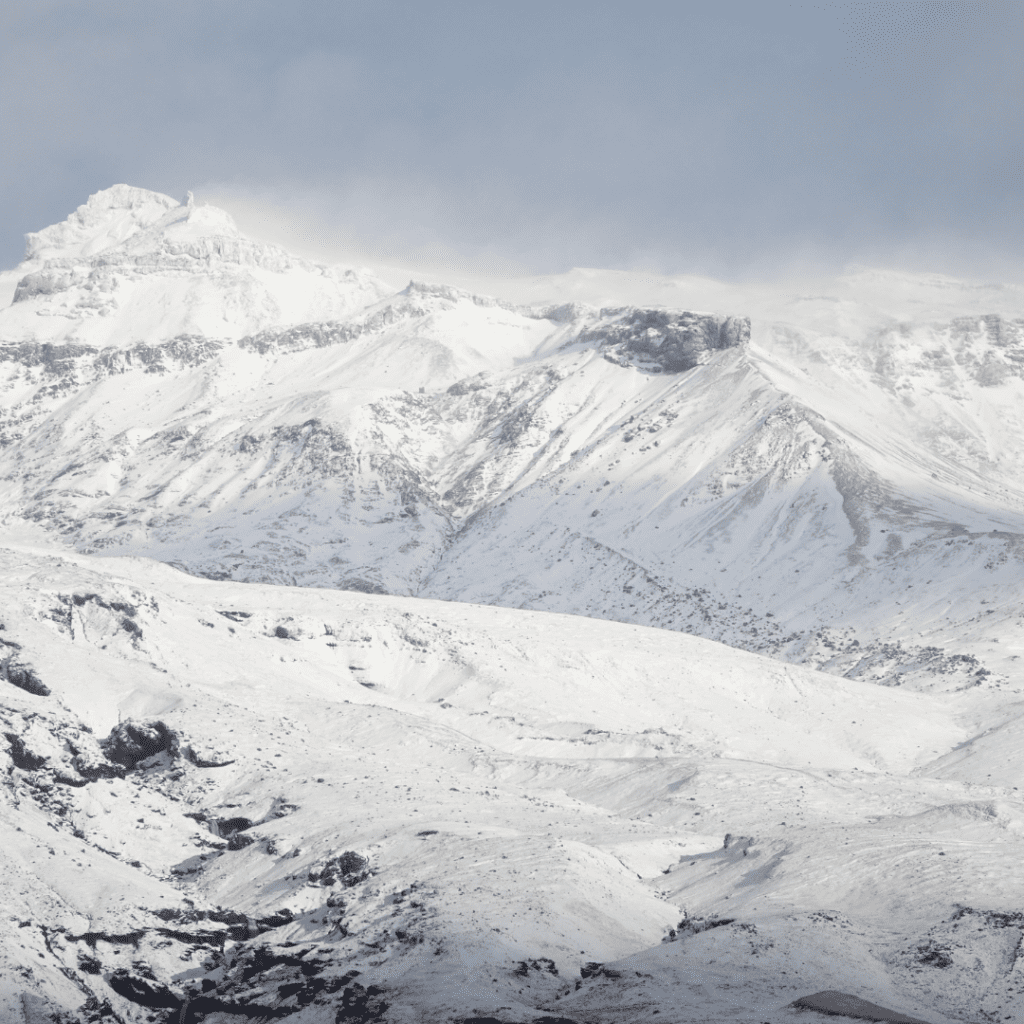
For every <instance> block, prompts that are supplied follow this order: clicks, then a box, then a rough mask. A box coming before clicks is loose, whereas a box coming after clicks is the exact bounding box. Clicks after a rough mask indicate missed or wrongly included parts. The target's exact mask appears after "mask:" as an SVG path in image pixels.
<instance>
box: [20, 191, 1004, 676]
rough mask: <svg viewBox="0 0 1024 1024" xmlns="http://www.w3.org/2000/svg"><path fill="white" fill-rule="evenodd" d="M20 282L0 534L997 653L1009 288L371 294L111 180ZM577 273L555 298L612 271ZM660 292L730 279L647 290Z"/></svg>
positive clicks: (675, 623)
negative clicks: (639, 300)
mask: <svg viewBox="0 0 1024 1024" xmlns="http://www.w3.org/2000/svg"><path fill="white" fill-rule="evenodd" d="M18 273H19V274H21V277H20V279H19V280H20V283H18V284H17V286H16V295H15V297H16V301H14V302H13V303H12V304H11V305H10V306H9V307H8V308H7V309H4V310H0V337H2V338H3V339H4V342H5V344H4V345H3V347H2V348H0V357H2V362H0V376H2V377H3V379H4V382H3V385H2V386H3V392H2V393H3V396H4V404H3V410H2V413H3V418H2V420H0V438H2V440H3V442H4V448H3V451H2V454H0V466H2V472H0V479H2V484H0V487H2V499H0V500H2V507H3V509H4V512H5V514H6V516H7V522H8V524H9V528H10V525H11V524H13V523H17V522H25V521H28V522H33V523H38V524H40V525H42V526H43V527H44V528H45V529H47V530H48V531H49V534H50V536H51V538H52V539H53V540H54V541H56V542H58V543H60V544H65V545H66V544H71V545H73V546H74V547H75V548H76V549H77V550H80V551H91V552H98V551H104V552H109V553H115V552H116V553H123V554H139V555H147V556H151V557H156V558H159V559H162V560H166V561H169V562H172V563H174V564H177V565H180V566H183V567H186V568H188V569H189V570H190V571H192V572H196V573H200V574H203V575H207V576H211V577H215V578H233V579H237V580H245V581H262V582H275V583H292V584H300V585H315V586H333V587H341V588H349V589H356V590H363V591H369V592H388V593H396V594H407V595H422V596H435V597H442V598H445V599H449V600H472V601H478V602H484V603H496V604H503V605H507V606H514V607H529V608H538V609H547V610H558V611H571V612H577V613H581V614H586V615H590V616H596V617H600V618H610V619H617V620H619V621H627V622H636V623H641V624H652V625H658V626H661V627H664V628H671V629H682V630H685V631H688V632H693V633H697V634H699V635H703V636H706V637H709V638H712V639H717V640H722V641H724V642H726V643H729V644H731V645H733V646H739V647H743V648H746V649H748V650H755V651H761V652H764V653H769V654H772V655H773V656H777V657H781V658H785V659H788V660H792V661H797V662H801V663H805V664H811V665H814V666H815V667H819V668H823V669H825V670H826V671H830V672H835V673H839V674H846V675H851V674H852V675H856V676H860V677H865V678H870V679H874V680H877V681H880V682H885V683H887V684H899V685H911V686H918V687H925V688H927V687H935V686H938V687H940V688H956V687H961V686H967V685H979V684H980V685H983V686H990V687H991V686H995V685H1002V686H1004V687H1005V686H1008V685H1014V680H1015V679H1016V678H1017V676H1016V673H1017V666H1016V659H1017V658H1018V657H1019V655H1018V654H1017V653H1015V650H1014V649H1015V648H1017V647H1019V646H1020V645H1021V642H1020V640H1019V639H1017V638H1019V637H1020V635H1021V633H1020V622H1019V618H1018V617H1017V616H1016V613H1015V611H1013V609H1014V608H1015V602H1018V601H1019V599H1020V596H1021V595H1020V582H1021V579H1022V574H1021V572H1020V564H1021V561H1020V559H1021V546H1020V537H1021V535H1022V532H1024V531H1022V529H1021V522H1022V519H1021V516H1022V512H1024V454H1022V453H1024V421H1022V417H1021V413H1020V409H1021V408H1022V407H1024V404H1022V398H1024V394H1022V389H1024V320H1022V319H1021V315H1020V314H1021V311H1022V310H1024V303H1021V304H1018V305H1017V306H1016V308H1017V315H1016V316H1014V315H1013V313H1012V310H1013V308H1014V303H1020V296H1019V290H1014V289H1003V290H1002V291H999V290H998V289H994V288H975V289H973V290H972V289H970V288H968V287H967V286H964V285H961V284H960V283H958V282H953V281H949V280H947V279H941V278H935V279H931V278H927V279H914V278H907V277H904V278H900V277H899V276H898V275H886V274H878V273H870V272H860V273H858V274H855V275H852V276H851V277H849V278H847V279H845V280H843V281H841V282H838V284H837V286H836V287H835V288H833V290H832V293H828V294H826V293H823V294H819V295H797V296H789V297H785V296H783V297H780V296H776V297H775V298H774V299H773V300H772V301H769V300H768V298H766V296H765V295H764V294H762V293H761V292H759V291H757V290H756V289H752V290H748V292H749V293H748V295H747V299H748V300H749V304H750V306H751V308H754V309H757V310H761V312H762V314H763V315H762V316H761V317H760V318H755V319H754V321H753V324H752V327H751V326H749V325H748V323H747V321H746V320H744V318H743V317H742V316H735V315H731V314H734V313H735V312H736V310H728V309H722V310H719V312H717V313H692V312H686V311H684V310H678V309H677V310H672V309H668V308H661V307H646V308H645V307H639V306H635V305H628V304H627V305H623V306H616V307H605V308H601V309H599V308H596V307H593V306H589V305H586V304H584V303H580V302H569V303H562V304H561V305H547V306H542V305H534V306H528V307H527V306H515V305H513V304H511V303H509V302H506V301H499V300H495V299H488V298H481V297H479V296H475V295H472V294H471V293H468V292H465V291H460V290H458V289H454V288H450V287H445V286H440V285H422V284H420V285H417V284H410V285H409V286H408V287H406V288H405V289H403V290H402V291H400V292H399V293H397V294H393V295H385V294H384V292H385V291H386V289H385V288H384V286H383V285H382V284H381V283H379V282H376V281H374V280H373V279H372V278H370V277H368V276H367V275H365V274H362V273H358V272H354V271H342V270H337V269H329V268H324V267H316V266H314V265H312V264H309V263H307V262H306V261H303V260H299V259H296V258H294V257H291V256H289V255H288V254H287V253H284V252H283V251H281V250H279V249H275V248H274V247H271V246H266V245H263V244H262V243H258V242H253V241H250V240H248V239H245V238H244V237H243V236H240V235H239V234H238V232H237V230H236V229H235V228H234V226H233V225H232V224H231V222H230V218H229V217H228V216H227V215H226V214H224V213H223V212H222V211H217V210H215V209H213V208H210V207H190V206H189V205H187V204H186V205H182V206H175V205H174V204H173V201H172V200H169V199H167V197H162V196H158V195H156V194H155V193H146V192H143V191H142V190H137V189H128V188H127V187H125V186H118V187H116V188H114V189H111V190H108V191H107V192H105V193H99V194H98V195H97V196H94V197H92V199H90V201H89V203H87V204H86V205H85V206H83V207H82V208H81V209H80V210H79V211H78V212H77V213H76V214H74V215H73V216H72V217H71V218H69V221H68V222H67V223H66V224H62V225H57V226H55V227H53V228H48V229H46V230H45V231H42V232H39V233H38V234H37V235H34V236H31V237H30V242H29V260H28V262H26V264H24V265H23V266H22V267H21V268H20V269H19V271H18ZM581 274H582V272H581ZM620 277H621V275H620ZM573 280H575V281H576V284H575V285H573V287H572V288H569V286H568V285H567V284H566V281H565V280H564V279H552V280H551V282H550V286H551V287H550V292H551V294H552V295H555V296H556V297H558V296H560V295H565V294H566V293H567V292H569V293H570V294H572V295H575V294H577V293H580V292H582V291H583V290H584V288H583V286H584V285H585V284H586V282H587V280H589V281H590V287H591V292H590V293H588V294H591V295H598V296H599V295H601V294H603V293H604V292H605V291H608V289H609V287H610V286H609V281H611V283H612V284H613V285H614V283H615V281H616V280H618V279H617V278H616V277H615V275H608V274H605V275H603V276H602V275H599V274H590V275H589V277H587V275H583V276H582V277H581V275H577V276H576V278H574V279H573ZM669 284H671V285H672V287H671V288H670V287H669ZM532 287H535V288H540V284H539V283H535V285H534V286H532ZM631 287H633V288H634V290H635V287H636V282H633V284H632V285H631ZM629 290H630V289H629V288H620V291H621V292H622V293H623V294H625V293H627V292H629ZM687 290H689V291H690V292H692V293H693V294H695V295H698V296H700V297H702V298H705V299H708V300H709V301H725V300H728V301H729V302H737V303H738V302H741V301H743V300H744V297H743V295H742V294H741V293H738V292H737V291H736V289H735V288H733V289H731V290H730V289H727V288H725V287H724V286H723V287H721V288H719V289H718V291H717V292H715V291H714V290H713V289H711V288H710V286H709V284H708V283H707V282H703V283H702V282H699V281H686V280H683V281H677V282H674V283H672V282H669V283H665V282H662V286H661V292H664V293H666V294H668V295H670V296H673V297H675V298H681V297H684V296H685V294H686V293H687ZM612 291H613V292H614V288H612ZM655 293H656V294H658V292H657V289H655ZM538 294H540V293H539V292H538ZM985 303H992V304H993V306H992V308H995V309H997V310H999V312H996V313H991V314H985V315H982V314H979V313H977V312H976V310H977V309H979V308H985V307H984V304H985ZM958 304H959V305H958ZM957 308H960V309H962V310H964V311H966V313H965V315H955V313H954V312H953V311H954V310H955V309H957ZM890 310H895V311H896V312H895V313H893V312H890ZM739 312H740V313H742V312H743V311H742V310H740V311H739ZM908 315H909V316H910V317H911V318H910V319H907V316H908ZM37 540H39V542H41V539H40V538H37ZM527 553H528V556H527ZM1000 638H1001V639H1000ZM997 641H998V642H997Z"/></svg>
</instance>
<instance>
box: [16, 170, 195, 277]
mask: <svg viewBox="0 0 1024 1024" xmlns="http://www.w3.org/2000/svg"><path fill="white" fill-rule="evenodd" d="M180 206H181V204H180V203H179V202H178V201H177V200H175V199H172V198H171V197H170V196H165V195H163V194H162V193H160V192H151V191H150V190H149V189H145V188H135V187H133V186H132V185H112V186H111V187H110V188H105V189H102V190H101V191H99V192H94V193H93V194H92V195H91V196H89V198H88V200H87V201H86V202H84V203H83V204H82V205H81V206H79V207H78V209H77V210H75V212H74V213H72V214H71V215H70V216H69V217H68V218H67V220H63V221H61V222H60V223H58V224H51V225H50V226H49V227H48V228H43V229H42V231H32V232H30V233H29V234H27V235H26V236H25V243H26V244H25V259H26V260H51V259H69V258H70V259H74V258H76V257H82V256H92V255H94V254H96V253H98V252H102V251H103V250H104V249H109V248H110V247H111V246H114V245H119V244H120V243H122V242H124V241H126V240H127V239H129V238H131V237H132V235H134V234H137V233H138V232H139V231H141V230H143V229H145V228H147V227H149V226H150V225H152V224H154V223H156V222H157V221H159V220H160V219H161V218H162V217H164V216H166V214H167V213H168V211H170V210H173V209H175V208H176V207H180Z"/></svg>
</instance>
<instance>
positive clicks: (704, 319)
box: [579, 308, 750, 373]
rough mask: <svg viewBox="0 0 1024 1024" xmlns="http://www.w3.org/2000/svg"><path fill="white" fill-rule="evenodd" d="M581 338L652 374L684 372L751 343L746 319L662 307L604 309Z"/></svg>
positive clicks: (619, 359) (748, 324)
mask: <svg viewBox="0 0 1024 1024" xmlns="http://www.w3.org/2000/svg"><path fill="white" fill-rule="evenodd" d="M579 340H580V341H581V342H584V343H595V344H597V345H599V346H600V347H601V349H602V350H603V351H604V352H605V353H606V355H607V356H608V357H610V358H613V359H615V360H617V361H619V362H623V363H624V365H625V361H626V360H628V361H630V362H632V363H633V364H634V365H637V366H641V367H643V368H644V369H648V370H649V371H653V372H656V373H657V372H662V373H684V372H685V371H686V370H692V369H693V368H694V367H695V366H700V365H701V363H706V362H707V361H708V359H710V358H711V355H712V353H714V352H719V351H721V350H722V349H728V348H739V347H741V346H743V345H746V344H747V343H748V342H749V341H750V320H749V318H746V317H735V316H712V315H710V314H705V313H688V312H683V311H678V310H665V309H635V308H633V309H602V310H601V315H600V322H599V323H598V324H597V325H595V326H593V327H588V328H584V330H583V331H581V332H580V335H579Z"/></svg>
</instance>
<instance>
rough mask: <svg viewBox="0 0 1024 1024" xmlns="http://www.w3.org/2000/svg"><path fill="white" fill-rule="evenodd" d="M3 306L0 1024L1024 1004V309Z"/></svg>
mask: <svg viewBox="0 0 1024 1024" xmlns="http://www.w3.org/2000/svg"><path fill="white" fill-rule="evenodd" d="M0 286H2V287H0V301H2V302H4V303H5V305H4V306H3V308H0V396H2V397H0V517H2V520H0V522H2V537H0V542H2V544H3V548H2V551H0V557H2V559H3V567H2V570H0V580H2V581H3V586H4V587H5V594H4V603H3V606H2V607H3V615H2V617H0V620H2V621H3V624H4V628H3V630H2V631H0V643H2V644H3V645H4V646H3V650H2V651H0V655H2V657H0V677H2V678H0V688H2V690H3V696H4V700H3V701H2V702H0V715H3V716H4V727H3V729H2V730H0V733H2V735H3V736H4V737H5V738H6V739H5V741H4V742H5V743H6V745H7V746H6V747H3V743H0V747H3V749H4V750H6V754H5V755H2V756H5V757H6V758H7V760H6V762H5V766H4V768H3V771H4V772H5V773H6V774H5V775H4V776H3V778H4V780H5V783H4V789H3V794H4V795H3V804H2V807H3V811H2V813H3V814H4V815H5V816H6V817H5V833H4V834H5V836H8V837H10V842H9V843H8V844H7V845H6V846H5V848H4V853H3V856H4V857H5V859H6V865H7V866H6V868H5V870H6V872H7V877H8V878H9V879H11V880H12V883H11V885H10V886H9V887H8V888H9V891H10V893H11V896H10V900H11V909H10V911H9V927H8V928H6V929H5V930H4V931H3V942H4V943H5V945H4V946H3V951H4V952H3V955H4V957H5V958H6V961H5V964H4V966H3V967H2V968H0V975H2V976H3V978H4V979H5V980H4V982H3V985H2V987H0V994H2V998H3V999H5V1000H6V1002H5V1003H4V1004H3V1006H2V1008H0V1019H5V1020H6V1019H8V1018H9V1019H12V1020H19V1021H20V1020H21V1019H24V1020H26V1021H27V1022H28V1024H37V1021H38V1020H47V1019H48V1018H47V1016H46V1015H47V1014H52V1013H55V1012H58V1011H60V1012H64V1013H66V1014H69V1015H70V1016H69V1017H68V1018H67V1019H68V1021H86V1020H89V1021H92V1020H96V1021H99V1020H107V1019H109V1020H122V1021H135V1020H138V1021H142V1020H150V1019H153V1020H163V1019H164V1018H165V1017H167V1019H174V1020H180V1019H182V1018H183V1017H184V1019H188V1020H197V1019H199V1016H198V1015H199V1014H201V1013H203V1014H208V1015H209V1016H208V1017H207V1020H209V1021H213V1022H214V1024H224V1022H226V1021H232V1020H237V1019H239V1018H238V1015H237V1014H238V1012H241V1010H240V1008H241V1007H242V1006H243V1004H245V1005H247V1006H249V1008H250V1010H251V1013H250V1016H254V1017H259V1016H261V1015H262V1016H264V1017H268V1016H269V1017H274V1016H281V1015H282V1014H284V1013H285V1011H287V1013H288V1014H289V1019H294V1020H296V1021H297V1022H300V1021H302V1022H304V1021H310V1022H311V1021H320V1020H324V1021H328V1020H329V1021H332V1022H334V1021H336V1020H339V1021H340V1020H357V1019H358V1020H371V1019H379V1020H382V1021H386V1020H395V1021H405V1020H408V1021H410V1022H412V1021H428V1020H429V1021H435V1020H436V1021H439V1022H440V1021H449V1020H464V1019H469V1018H472V1017H484V1018H487V1017H490V1018H494V1019H498V1020H501V1021H508V1022H511V1021H526V1020H529V1021H533V1020H535V1019H537V1018H543V1017H545V1016H548V1017H556V1018H564V1019H566V1020H570V1021H576V1022H578V1024H583V1022H588V1021H609V1022H611V1021H616V1022H618V1021H621V1020H623V1019H637V1020H639V1019H644V1020H646V1019H648V1018H650V1019H651V1020H661V1021H691V1020H692V1021H705V1020H706V1021H712V1020H714V1021H726V1020H736V1021H740V1020H743V1021H746V1020H750V1021H759V1022H763V1021H770V1022H772V1024H778V1022H781V1021H786V1020H790V1019H792V1020H794V1021H795V1020H811V1019H817V1017H818V1014H817V1013H816V1011H815V1010H814V1009H808V1008H806V1007H805V1008H802V1009H801V1008H799V1006H791V1005H790V1004H792V1003H794V1001H795V1000H798V999H800V998H802V997H804V996H811V995H813V994H814V993H821V992H826V993H827V992H837V993H839V994H840V995H843V994H845V997H850V998H852V997H857V998H859V999H863V1000H866V1001H867V1002H868V1003H869V1004H875V1005H877V1006H878V1007H881V1008H886V1009H887V1012H888V1011H891V1012H892V1013H893V1014H903V1015H905V1016H906V1017H908V1018H915V1019H922V1020H928V1021H931V1022H933V1024H939V1022H946V1021H952V1020H960V1021H977V1020H1004V1019H1013V1017H1014V1015H1015V1014H1020V1013H1021V1011H1022V1009H1024V1007H1022V1005H1021V1003H1020V998H1021V996H1020V992H1021V990H1022V984H1021V978H1020V976H1019V975H1020V970H1019V969H1018V953H1017V950H1018V949H1019V948H1020V943H1021V935H1022V933H1024V917H1022V913H1021V912H1022V910H1024V908H1022V906H1021V894H1020V892H1019V885H1018V883H1017V881H1015V878H1016V877H1017V876H1019V872H1017V871H1016V867H1015V865H1016V863H1017V862H1018V861H1019V858H1020V854H1021V851H1020V849H1019V843H1020V838H1019V837H1020V834H1021V822H1022V817H1021V804H1020V799H1019V794H1018V790H1017V787H1018V786H1020V785H1021V784H1022V783H1021V775H1022V772H1021V767H1020V760H1019V757H1018V756H1017V751H1018V750H1019V747H1020V739H1021V734H1022V730H1024V725H1022V721H1024V720H1022V718H1021V706H1022V705H1021V699H1020V692H1021V674H1020V668H1019V664H1020V662H1019V658H1020V650H1021V648H1022V647H1024V643H1022V639H1021V637H1022V629H1021V627H1022V624H1024V618H1022V613H1021V610H1020V609H1021V604H1022V598H1024V573H1022V571H1021V564H1022V558H1024V544H1022V537H1024V529H1022V525H1024V418H1022V414H1021V409H1022V408H1024V301H1022V294H1021V290H1020V289H1015V288H1012V287H1005V288H1000V287H996V286H987V285H986V286H975V285H969V284H965V283H963V282H956V281H951V280H949V279H946V278H938V277H912V276H907V275H893V274H886V273H879V272H873V271H861V272H857V273H855V274H852V275H849V276H848V277H847V278H845V279H843V280H841V281H838V282H832V283H830V284H829V285H828V287H824V288H823V289H822V290H820V291H817V290H815V291H809V292H801V293H799V294H788V295H787V294H768V293H766V292H765V291H764V290H758V289H756V288H748V289H746V290H742V289H737V288H734V287H732V286H719V285H716V284H715V283H714V282H705V281H699V280H696V279H676V280H665V279H662V280H655V279H640V278H638V277H637V276H636V275H632V276H630V275H616V274H613V273H610V272H591V271H577V272H574V273H573V274H570V275H564V276H562V277H559V278H550V279H545V280H536V281H533V282H519V284H518V285H517V286H516V287H515V288H510V290H508V291H505V292H503V293H502V294H504V295H505V296H506V298H501V299H498V298H493V297H487V296H482V295H478V294H475V293H474V292H473V291H471V290H466V289H463V288H455V287H450V286H447V285H441V284H427V283H423V282H416V281H414V282H411V283H409V284H408V285H406V286H405V287H402V288H401V289H400V290H398V291H395V290H394V289H393V288H391V287H389V286H388V285H386V284H385V283H384V282H383V281H382V280H381V279H379V278H377V277H375V276H374V275H373V274H371V273H369V272H367V271H362V270H356V269H347V268H329V267H324V266H321V265H318V264H314V263H311V262H310V261H307V260H303V259H301V258H298V257H295V256H292V255H290V254H289V253H287V252H285V251H284V250H281V249H279V248H277V247H275V246H271V245H266V244H264V243H262V242H259V241H255V240H252V239H249V238H246V237H245V236H244V235H242V234H241V233H240V232H239V231H238V230H237V228H236V227H235V225H234V224H233V222H232V221H231V218H230V217H229V216H228V215H227V214H226V213H224V212H223V211H220V210H217V209H215V208H212V207H205V206H196V205H194V204H193V203H192V202H191V201H186V202H184V203H180V204H179V203H178V202H176V201H175V200H172V199H170V198H168V197H166V196H161V195H159V194H156V193H151V192H146V191H145V190H141V189H133V188H129V187H128V186H115V187H114V188H112V189H109V190H106V191H105V192H101V193H98V194H97V195H96V196H93V197H91V198H90V200H89V201H88V202H87V203H86V204H85V205H83V206H82V207H80V208H79V210H78V211H76V212H75V213H74V214H72V216H71V217H70V218H69V219H68V220H67V221H66V222H64V223H62V224H59V225H55V226H53V227H51V228H47V229H45V230H43V231H41V232H38V233H36V234H33V235H30V236H29V238H28V247H27V256H26V261H25V263H23V264H22V265H21V266H20V267H19V268H17V269H16V270H15V271H12V272H5V273H4V274H3V275H0ZM496 290H498V289H496ZM513 293H516V294H513ZM154 559H155V560H156V561H151V560H154ZM160 563H170V565H171V566H174V567H176V568H170V567H169V566H168V565H167V564H163V565H162V564H160ZM178 570H184V573H182V572H180V571H178ZM185 573H187V574H190V575H186V574H185ZM266 584H275V585H276V586H266ZM467 602H468V603H467ZM531 609H532V611H531ZM564 613H572V614H569V615H567V614H564ZM651 627H657V628H651ZM0 759H2V758H0ZM318 780H322V781H318ZM188 815H192V817H188ZM60 929H63V931H61V930H60ZM289 943H292V944H293V945H289ZM37 961H38V963H37ZM353 971H358V972H359V974H358V975H354V974H352V972H353ZM190 1000H191V1002H189V1001H190ZM202 1000H206V1002H203V1001H202ZM106 1004H109V1012H108V1010H107V1009H104V1006H105V1005H106ZM851 1005H853V1004H851ZM655 1011H657V1016H655ZM247 1012H248V1011H247ZM4 1014H6V1016H4ZM104 1014H106V1016H104ZM168 1015H169V1016H168ZM822 1019H824V1018H822ZM833 1019H834V1018H833ZM897 1019H898V1018H897Z"/></svg>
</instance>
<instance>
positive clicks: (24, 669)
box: [0, 654, 50, 697]
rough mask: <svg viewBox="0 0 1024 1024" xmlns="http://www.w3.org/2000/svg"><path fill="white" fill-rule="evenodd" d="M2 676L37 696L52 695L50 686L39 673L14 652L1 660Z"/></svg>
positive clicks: (0, 675)
mask: <svg viewBox="0 0 1024 1024" xmlns="http://www.w3.org/2000/svg"><path fill="white" fill-rule="evenodd" d="M0 678H3V679H6V680H7V682H9V683H10V684H11V685H12V686H16V687H18V689H19V690H24V691H25V692H26V693H31V694H34V695H35V696H37V697H49V696H50V688H49V687H48V686H47V685H46V684H45V683H44V682H43V681H42V679H40V678H39V673H38V672H37V671H36V670H35V669H34V668H33V667H32V666H31V665H29V664H27V663H26V662H24V661H21V660H20V659H19V658H18V657H17V656H16V655H14V654H10V655H8V656H7V657H6V658H4V659H3V660H2V661H0Z"/></svg>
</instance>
